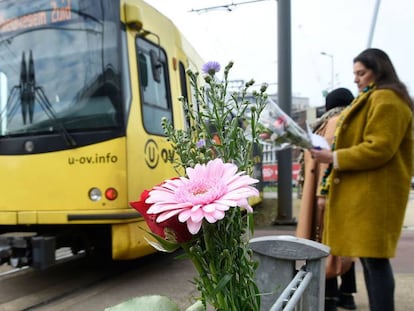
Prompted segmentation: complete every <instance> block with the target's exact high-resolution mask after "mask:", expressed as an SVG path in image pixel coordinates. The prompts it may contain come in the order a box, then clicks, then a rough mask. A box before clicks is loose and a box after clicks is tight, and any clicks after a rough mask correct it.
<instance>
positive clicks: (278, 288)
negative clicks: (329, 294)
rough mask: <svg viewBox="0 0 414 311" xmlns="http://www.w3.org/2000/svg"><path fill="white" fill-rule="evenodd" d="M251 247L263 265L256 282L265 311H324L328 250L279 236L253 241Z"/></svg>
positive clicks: (296, 239) (257, 274)
mask: <svg viewBox="0 0 414 311" xmlns="http://www.w3.org/2000/svg"><path fill="white" fill-rule="evenodd" d="M250 247H251V249H252V250H253V252H254V257H255V259H256V260H257V261H258V263H259V266H258V268H257V270H256V282H257V285H258V287H259V289H260V292H261V294H262V298H261V310H262V311H268V310H270V311H280V310H283V311H290V310H297V311H320V310H323V309H324V295H325V260H326V257H327V256H328V254H329V247H328V246H326V245H323V244H320V243H317V242H315V241H311V240H306V239H301V238H296V237H294V236H288V235H278V236H264V237H258V238H253V239H252V240H251V241H250ZM298 266H301V267H300V268H299V269H298V268H297V267H298Z"/></svg>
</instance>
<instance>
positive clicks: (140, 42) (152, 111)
mask: <svg viewBox="0 0 414 311" xmlns="http://www.w3.org/2000/svg"><path fill="white" fill-rule="evenodd" d="M136 45H137V59H138V62H137V63H138V75H139V81H140V83H139V86H140V93H141V107H142V120H143V124H144V128H145V129H146V131H147V132H149V133H151V134H156V135H164V130H163V128H162V126H161V120H162V118H167V120H169V121H170V122H172V109H171V107H172V106H171V95H170V92H169V89H170V88H169V80H168V74H167V73H168V68H167V62H166V59H167V58H166V56H165V53H164V51H163V50H162V49H161V48H160V47H159V46H157V45H155V44H153V43H151V42H149V41H147V40H144V39H142V38H139V37H138V38H137V41H136Z"/></svg>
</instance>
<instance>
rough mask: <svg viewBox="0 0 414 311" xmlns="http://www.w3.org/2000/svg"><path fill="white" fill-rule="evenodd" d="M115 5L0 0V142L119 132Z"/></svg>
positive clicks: (109, 1) (85, 0) (108, 0)
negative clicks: (25, 137) (5, 138)
mask: <svg viewBox="0 0 414 311" xmlns="http://www.w3.org/2000/svg"><path fill="white" fill-rule="evenodd" d="M119 15H120V13H119V2H117V1H113V0H37V1H33V0H20V1H16V0H8V1H0V136H13V135H33V134H37V133H47V132H56V131H61V130H62V128H63V129H64V131H65V132H75V131H88V130H98V129H108V128H118V127H120V126H121V120H122V108H121V98H122V97H121V85H120V84H121V81H120V79H121V78H120V77H121V73H120V70H121V65H120V57H119V51H118V47H119V41H120V40H119V33H120V31H119V25H120V16H119Z"/></svg>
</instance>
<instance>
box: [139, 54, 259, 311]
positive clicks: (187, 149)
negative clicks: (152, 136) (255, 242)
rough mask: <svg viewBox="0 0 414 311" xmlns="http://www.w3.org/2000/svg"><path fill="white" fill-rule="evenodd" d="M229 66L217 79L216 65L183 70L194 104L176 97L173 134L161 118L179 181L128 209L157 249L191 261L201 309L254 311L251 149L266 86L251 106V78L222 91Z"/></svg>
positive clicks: (156, 189)
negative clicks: (179, 110) (180, 121)
mask: <svg viewBox="0 0 414 311" xmlns="http://www.w3.org/2000/svg"><path fill="white" fill-rule="evenodd" d="M232 66H233V63H232V62H230V63H229V64H228V65H227V66H226V67H225V69H224V78H223V80H221V81H220V80H219V79H218V78H217V75H218V73H219V71H220V64H218V63H216V62H209V63H206V64H205V65H204V67H203V74H202V75H200V74H199V73H198V72H193V71H191V70H187V74H188V76H189V80H190V82H191V86H192V89H193V91H194V97H195V99H194V100H193V102H194V103H195V104H196V105H193V104H190V103H188V102H187V101H186V100H185V99H184V98H181V99H180V100H181V102H182V104H183V108H184V111H185V117H186V121H187V127H186V128H185V129H176V128H174V127H173V125H172V124H171V123H169V122H167V121H166V120H163V121H162V125H163V128H164V130H165V133H166V135H167V138H168V140H169V141H170V143H171V144H172V147H173V148H174V150H175V154H176V155H177V157H176V158H175V159H174V160H173V163H174V164H175V168H176V170H177V173H178V174H177V175H178V176H177V178H174V179H170V180H165V181H163V182H162V183H161V184H159V185H157V186H154V188H153V189H151V190H150V191H148V192H145V193H143V195H141V199H140V200H139V201H137V202H132V203H131V205H132V206H133V207H135V208H136V209H137V210H138V211H139V212H140V213H141V214H142V215H143V216H144V218H145V219H146V221H147V223H148V225H149V228H150V229H151V230H152V234H153V235H154V237H155V238H156V240H157V241H158V245H157V246H156V247H157V248H159V249H165V250H168V251H171V250H175V249H177V248H178V247H181V248H182V249H183V250H184V251H185V252H184V253H185V255H186V256H188V258H189V259H190V260H191V261H192V262H193V264H194V267H195V268H196V270H197V272H198V276H197V277H196V279H195V282H196V285H197V289H198V290H199V292H200V297H198V299H200V300H201V301H202V303H203V305H204V307H205V308H207V306H211V307H213V308H214V309H215V310H225V311H231V310H234V311H243V310H245V311H255V310H259V309H260V296H259V290H258V288H257V286H256V283H255V280H254V273H255V269H256V267H257V263H256V262H255V261H254V260H253V257H252V251H251V249H250V248H249V246H248V240H249V237H250V236H251V235H252V234H253V213H252V212H253V208H252V206H250V204H249V198H252V197H255V196H259V191H258V190H257V189H256V188H255V184H256V183H257V182H258V180H257V179H255V178H253V177H252V174H253V167H254V157H253V147H254V145H255V144H256V145H257V144H258V142H259V141H258V135H259V133H260V132H261V128H260V127H259V126H258V120H259V115H260V113H261V111H262V110H263V109H264V107H265V102H266V99H267V95H266V93H265V92H266V87H267V86H266V85H263V86H262V87H261V89H260V91H253V92H252V94H253V98H254V99H253V100H250V101H248V100H247V99H246V98H247V96H246V95H247V94H248V90H249V88H251V87H252V85H253V84H254V81H253V80H251V81H249V82H247V83H246V84H245V85H244V87H243V89H242V90H240V91H238V92H235V93H232V94H228V90H227V89H228V75H229V71H230V69H231V68H232ZM247 111H249V113H247ZM246 116H247V117H246ZM246 127H249V128H250V130H249V131H250V133H251V135H250V137H247V136H246V135H245V130H246ZM183 227H184V228H183ZM184 229H185V230H184Z"/></svg>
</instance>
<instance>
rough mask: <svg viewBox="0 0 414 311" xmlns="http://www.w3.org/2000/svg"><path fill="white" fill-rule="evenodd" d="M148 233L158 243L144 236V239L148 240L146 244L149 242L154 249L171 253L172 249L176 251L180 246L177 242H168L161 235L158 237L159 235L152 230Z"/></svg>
mask: <svg viewBox="0 0 414 311" xmlns="http://www.w3.org/2000/svg"><path fill="white" fill-rule="evenodd" d="M148 233H149V234H150V235H151V236H152V237H153V238H154V239H156V240H157V242H158V243H156V242H153V241H150V240H148V239H147V238H145V240H146V241H147V242H148V244H150V245H151V246H152V247H154V248H155V249H156V250H159V251H161V252H167V253H172V252H174V251H176V250H177V249H179V248H180V244H178V243H173V242H169V241H167V240H164V239H163V238H162V237H160V236H159V235H157V234H155V233H152V232H148Z"/></svg>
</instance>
